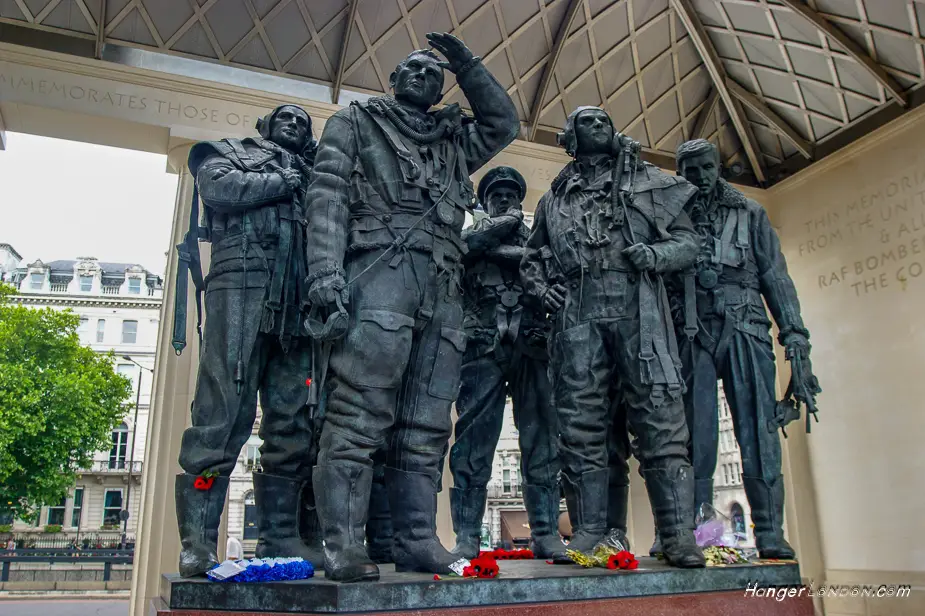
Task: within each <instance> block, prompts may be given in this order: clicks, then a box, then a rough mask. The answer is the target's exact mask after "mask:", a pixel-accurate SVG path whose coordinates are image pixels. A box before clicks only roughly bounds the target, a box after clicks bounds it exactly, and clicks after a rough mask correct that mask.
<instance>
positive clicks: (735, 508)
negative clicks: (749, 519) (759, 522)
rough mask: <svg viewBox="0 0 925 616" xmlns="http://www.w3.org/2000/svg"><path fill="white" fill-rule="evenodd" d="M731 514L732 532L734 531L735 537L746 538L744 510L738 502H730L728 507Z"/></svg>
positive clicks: (742, 539) (741, 539)
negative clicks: (730, 504)
mask: <svg viewBox="0 0 925 616" xmlns="http://www.w3.org/2000/svg"><path fill="white" fill-rule="evenodd" d="M730 513H731V514H732V515H731V517H732V532H733V533H735V536H736V539H738V540H739V541H744V540H746V539H748V533H747V532H746V530H745V511H744V510H743V509H742V505H740V504H739V503H732V507H731V509H730Z"/></svg>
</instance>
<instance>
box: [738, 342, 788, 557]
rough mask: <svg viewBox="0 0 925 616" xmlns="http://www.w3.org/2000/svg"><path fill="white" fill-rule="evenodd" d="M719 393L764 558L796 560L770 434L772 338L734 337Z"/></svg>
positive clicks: (777, 451) (776, 441) (774, 437)
mask: <svg viewBox="0 0 925 616" xmlns="http://www.w3.org/2000/svg"><path fill="white" fill-rule="evenodd" d="M723 368H724V369H723V373H722V377H723V389H724V391H725V392H726V399H727V400H728V401H729V409H730V411H731V413H732V425H733V429H734V430H735V435H736V441H737V442H738V443H739V450H740V452H741V456H742V471H743V473H742V483H743V484H744V487H745V495H746V496H747V497H748V504H749V508H750V509H751V516H752V523H753V524H754V525H755V542H756V544H757V546H758V551H759V553H760V555H761V557H762V558H785V559H790V558H793V557H794V551H793V548H792V547H791V546H790V544H789V543H787V541H786V539H784V531H783V523H784V482H783V477H782V476H781V474H780V470H781V448H780V436H778V431H777V429H776V428H775V429H774V430H773V431H772V430H769V429H768V421H769V420H770V419H772V418H773V417H774V407H775V405H776V403H777V402H776V395H775V387H774V384H775V377H776V368H775V365H774V349H773V347H772V345H771V340H770V337H767V339H763V338H758V337H756V336H753V335H751V334H748V333H745V332H738V331H737V332H736V333H735V334H734V336H733V339H732V343H731V344H730V347H729V357H728V360H727V362H726V363H725V364H724V366H723Z"/></svg>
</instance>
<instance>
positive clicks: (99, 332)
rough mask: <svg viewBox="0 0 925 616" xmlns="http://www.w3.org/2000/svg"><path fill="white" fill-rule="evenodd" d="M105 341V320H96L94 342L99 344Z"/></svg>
mask: <svg viewBox="0 0 925 616" xmlns="http://www.w3.org/2000/svg"><path fill="white" fill-rule="evenodd" d="M104 340H106V319H97V320H96V342H97V343H101V342H103V341H104Z"/></svg>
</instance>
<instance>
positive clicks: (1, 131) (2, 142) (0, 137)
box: [0, 114, 6, 152]
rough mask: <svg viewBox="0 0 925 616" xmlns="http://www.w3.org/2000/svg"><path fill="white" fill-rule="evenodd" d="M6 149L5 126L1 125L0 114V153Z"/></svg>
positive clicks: (0, 117) (1, 116) (0, 116)
mask: <svg viewBox="0 0 925 616" xmlns="http://www.w3.org/2000/svg"><path fill="white" fill-rule="evenodd" d="M5 149H6V124H4V123H3V114H0V152H2V151H3V150H5Z"/></svg>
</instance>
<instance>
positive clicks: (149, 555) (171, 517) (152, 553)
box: [130, 138, 224, 616]
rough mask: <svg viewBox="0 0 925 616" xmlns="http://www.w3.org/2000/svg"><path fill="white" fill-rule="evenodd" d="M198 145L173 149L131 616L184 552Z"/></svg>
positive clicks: (144, 609)
mask: <svg viewBox="0 0 925 616" xmlns="http://www.w3.org/2000/svg"><path fill="white" fill-rule="evenodd" d="M192 145H193V142H192V141H188V140H178V139H174V138H172V139H171V141H170V144H169V149H168V152H167V162H168V167H169V170H170V171H171V172H173V173H177V174H179V176H180V177H179V181H178V183H177V197H176V201H175V203H174V217H173V225H172V228H171V232H170V243H169V245H168V246H166V248H167V251H168V252H167V270H166V274H165V276H166V278H165V280H164V302H163V304H162V306H161V318H160V324H161V325H160V329H159V330H158V340H157V356H156V357H157V358H156V361H155V364H154V388H153V391H152V394H151V396H152V399H151V407H150V414H149V416H148V437H147V442H146V444H145V458H144V459H145V466H144V473H143V476H142V486H141V499H140V503H141V512H140V515H139V519H138V536H137V543H136V548H135V562H134V572H135V574H134V575H133V578H132V596H131V608H130V614H131V616H147V614H148V604H149V603H150V601H151V599H152V598H154V597H156V596H158V594H159V592H160V578H161V575H162V574H164V573H168V572H174V571H176V570H177V563H178V559H179V555H180V536H179V534H178V532H177V517H176V513H175V511H176V506H175V502H174V476H175V475H176V474H177V473H179V472H180V465H179V463H178V461H177V460H178V457H179V453H180V438H181V436H182V434H183V430H185V429H186V428H187V426H189V425H190V404H191V402H192V399H193V392H194V390H195V386H196V369H197V365H198V358H199V339H198V337H197V334H196V301H195V296H194V294H193V293H192V283H190V291H191V292H190V294H189V297H188V298H187V314H189V315H190V318H189V319H188V321H187V331H186V338H187V343H188V346H187V347H186V349H185V350H184V351H183V354H182V355H180V356H179V357H178V356H177V355H176V353H175V352H174V350H173V347H172V346H171V345H170V339H171V336H172V334H173V323H174V319H173V308H174V298H175V294H176V292H175V289H174V280H175V279H176V274H177V265H178V263H177V252H176V250H175V248H174V247H175V246H176V245H177V244H179V243H180V242H181V241H182V240H183V235H184V234H185V233H186V228H187V226H188V223H189V212H190V206H191V204H192V198H193V177H192V176H191V175H190V173H189V169H188V168H187V166H186V160H187V157H188V155H189V150H190V147H191V146H192ZM202 258H203V269H204V270H206V271H208V264H209V254H208V251H205V254H203V255H202ZM220 543H223V542H221V541H220ZM220 547H221V548H223V547H224V546H223V545H222V546H220Z"/></svg>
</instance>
